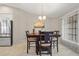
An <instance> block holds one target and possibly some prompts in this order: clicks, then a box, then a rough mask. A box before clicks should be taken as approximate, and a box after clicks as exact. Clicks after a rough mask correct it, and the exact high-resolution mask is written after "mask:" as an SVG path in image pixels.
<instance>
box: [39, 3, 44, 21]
mask: <svg viewBox="0 0 79 59" xmlns="http://www.w3.org/2000/svg"><path fill="white" fill-rule="evenodd" d="M38 19H39V20H46V16H45V15H44V4H43V3H41V16H38Z"/></svg>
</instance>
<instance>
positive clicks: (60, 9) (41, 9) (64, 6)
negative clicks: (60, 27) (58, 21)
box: [5, 3, 79, 17]
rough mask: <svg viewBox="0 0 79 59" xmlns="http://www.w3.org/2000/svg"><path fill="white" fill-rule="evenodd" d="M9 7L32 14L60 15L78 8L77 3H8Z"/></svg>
mask: <svg viewBox="0 0 79 59" xmlns="http://www.w3.org/2000/svg"><path fill="white" fill-rule="evenodd" d="M5 5H8V6H11V7H16V8H20V9H22V10H24V11H26V12H28V13H31V14H34V15H46V16H49V17H60V16H63V15H64V14H66V13H68V12H70V11H73V10H75V9H77V8H79V3H8V4H5Z"/></svg>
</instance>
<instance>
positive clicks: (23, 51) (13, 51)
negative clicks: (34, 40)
mask: <svg viewBox="0 0 79 59" xmlns="http://www.w3.org/2000/svg"><path fill="white" fill-rule="evenodd" d="M78 55H79V54H77V53H75V52H74V51H72V50H70V49H68V48H67V47H65V46H63V45H62V44H59V52H58V53H57V51H56V48H55V49H53V50H52V56H78ZM0 56H37V55H36V53H35V47H31V49H30V50H29V53H28V54H27V47H26V42H21V43H19V44H16V45H13V46H12V47H0ZM38 56H39V55H38ZM44 56H49V55H44Z"/></svg>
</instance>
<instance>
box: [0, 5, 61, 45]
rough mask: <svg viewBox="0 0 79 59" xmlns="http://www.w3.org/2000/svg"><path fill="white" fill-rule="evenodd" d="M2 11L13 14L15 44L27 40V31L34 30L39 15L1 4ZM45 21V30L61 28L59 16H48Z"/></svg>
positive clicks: (0, 11) (0, 10)
mask: <svg viewBox="0 0 79 59" xmlns="http://www.w3.org/2000/svg"><path fill="white" fill-rule="evenodd" d="M0 13H10V14H12V15H13V19H12V20H13V44H18V43H20V42H22V41H25V40H26V39H25V38H26V36H25V31H26V30H29V31H32V29H33V25H34V23H35V21H36V20H38V19H37V18H38V16H35V15H33V14H29V13H28V12H25V11H23V10H20V9H18V8H13V7H7V6H0ZM45 23H46V25H45V29H44V30H51V31H52V30H59V29H60V25H59V24H60V22H59V20H58V19H57V18H56V19H55V18H54V19H53V18H47V20H46V21H45Z"/></svg>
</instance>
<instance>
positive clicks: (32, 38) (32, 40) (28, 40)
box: [26, 31, 36, 53]
mask: <svg viewBox="0 0 79 59" xmlns="http://www.w3.org/2000/svg"><path fill="white" fill-rule="evenodd" d="M28 34H29V31H26V37H27V53H28V49H30V47H31V46H30V44H31V42H36V38H34V37H28Z"/></svg>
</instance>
